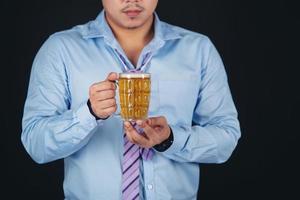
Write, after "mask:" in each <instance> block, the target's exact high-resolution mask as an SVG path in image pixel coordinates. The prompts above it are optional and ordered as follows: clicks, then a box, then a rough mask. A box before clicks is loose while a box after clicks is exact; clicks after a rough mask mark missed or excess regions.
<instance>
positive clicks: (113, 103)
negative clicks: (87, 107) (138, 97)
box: [96, 99, 117, 109]
mask: <svg viewBox="0 0 300 200" xmlns="http://www.w3.org/2000/svg"><path fill="white" fill-rule="evenodd" d="M116 105H117V103H116V100H115V99H106V100H103V101H97V102H96V106H97V107H98V108H99V109H106V108H110V107H113V106H116Z"/></svg>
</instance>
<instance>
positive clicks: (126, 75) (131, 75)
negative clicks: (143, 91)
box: [119, 72, 150, 78]
mask: <svg viewBox="0 0 300 200" xmlns="http://www.w3.org/2000/svg"><path fill="white" fill-rule="evenodd" d="M119 78H150V74H149V73H126V72H125V73H120V74H119Z"/></svg>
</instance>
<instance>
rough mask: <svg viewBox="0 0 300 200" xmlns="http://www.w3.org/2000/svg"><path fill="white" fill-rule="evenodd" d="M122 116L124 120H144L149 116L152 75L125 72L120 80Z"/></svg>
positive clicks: (120, 75) (121, 74)
mask: <svg viewBox="0 0 300 200" xmlns="http://www.w3.org/2000/svg"><path fill="white" fill-rule="evenodd" d="M118 89H119V101H120V108H121V113H120V114H121V118H122V119H123V120H124V121H136V120H144V119H146V118H147V117H148V109H149V103H150V93H151V75H150V74H149V73H143V72H124V73H120V74H119V80H118Z"/></svg>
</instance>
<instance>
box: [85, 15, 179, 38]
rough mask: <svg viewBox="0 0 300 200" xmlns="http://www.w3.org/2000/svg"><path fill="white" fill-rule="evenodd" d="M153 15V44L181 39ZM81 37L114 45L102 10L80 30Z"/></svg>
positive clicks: (112, 35) (111, 33)
mask: <svg viewBox="0 0 300 200" xmlns="http://www.w3.org/2000/svg"><path fill="white" fill-rule="evenodd" d="M154 15H155V19H154V38H153V41H154V43H156V44H158V43H160V44H161V43H164V42H165V41H167V40H173V39H178V38H181V35H180V34H179V33H178V32H176V31H175V30H173V29H172V28H171V26H170V25H168V24H166V23H164V22H161V21H160V20H159V17H158V15H157V13H154ZM82 36H83V38H85V39H91V38H99V37H104V38H105V39H106V40H107V41H108V42H109V43H111V44H114V43H116V39H115V37H114V34H113V32H112V30H111V28H110V27H109V25H108V23H107V21H106V19H105V11H104V10H103V11H101V13H100V14H99V15H98V16H97V18H96V19H95V20H94V21H92V22H91V23H89V24H88V25H87V27H86V28H85V29H83V30H82Z"/></svg>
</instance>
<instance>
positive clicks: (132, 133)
mask: <svg viewBox="0 0 300 200" xmlns="http://www.w3.org/2000/svg"><path fill="white" fill-rule="evenodd" d="M124 126H125V132H126V134H127V135H128V136H129V138H131V139H132V141H133V143H135V144H138V145H140V146H142V147H149V146H150V145H151V144H150V143H149V141H148V140H147V139H146V138H145V137H143V136H142V135H141V134H139V133H138V132H137V131H136V130H135V128H134V127H133V126H132V125H131V124H130V123H129V122H125V123H124Z"/></svg>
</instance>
